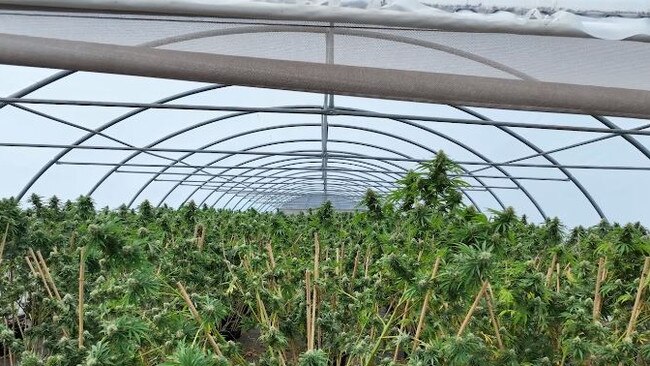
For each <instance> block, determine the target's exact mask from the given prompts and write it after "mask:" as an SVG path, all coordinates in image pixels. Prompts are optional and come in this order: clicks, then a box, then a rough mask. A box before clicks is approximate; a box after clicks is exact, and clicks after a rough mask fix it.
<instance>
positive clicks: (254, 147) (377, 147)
mask: <svg viewBox="0 0 650 366" xmlns="http://www.w3.org/2000/svg"><path fill="white" fill-rule="evenodd" d="M319 141H320V140H319V139H304V140H303V139H300V140H296V141H291V140H285V141H279V142H271V143H264V144H260V145H256V146H253V147H249V148H247V149H245V151H246V150H249V149H256V148H260V147H266V146H273V145H278V144H286V143H294V142H296V143H312V142H319ZM329 141H330V142H332V143H341V144H351V145H355V146H366V147H370V148H375V149H378V150H381V151H386V152H390V153H393V154H396V155H399V156H404V157H407V156H408V155H406V154H403V153H400V152H398V151H395V150H392V149H389V148H387V147H383V146H379V145H374V144H370V143H365V142H361V141H349V140H340V139H330V140H329ZM314 151H315V150H314ZM332 151H337V150H332ZM344 153H346V154H349V155H360V154H355V153H353V152H347V151H345V152H344ZM256 160H259V159H257V158H255V159H250V160H248V161H247V162H245V163H250V162H252V161H256ZM295 160H299V159H294V161H295ZM302 160H304V159H302ZM282 161H286V159H284V160H279V161H278V160H276V161H274V162H275V163H279V162H282ZM274 162H270V163H269V164H271V163H274ZM362 163H367V162H362ZM339 164H342V163H340V162H339ZM344 165H353V166H359V167H365V166H374V167H380V166H379V165H376V164H365V165H362V164H360V163H355V164H352V163H350V162H349V161H348V162H346V164H344ZM390 165H393V166H396V167H397V168H398V169H402V167H400V166H399V165H396V164H390ZM250 170H254V169H249V170H248V171H250ZM346 173H348V174H351V173H352V172H346ZM365 174H367V175H368V176H372V177H375V178H376V179H380V180H382V181H385V182H390V181H388V180H386V179H384V178H383V177H380V176H379V175H378V174H373V173H365ZM287 175H288V174H287ZM351 175H353V176H357V177H359V178H362V177H363V176H361V175H360V174H359V175H357V174H351ZM384 175H387V176H389V177H390V174H384ZM270 176H273V174H272V175H270ZM266 177H269V176H268V175H267V176H264V177H260V178H266ZM233 178H234V177H231V179H229V180H226V181H224V182H223V183H229V182H231V181H232V179H233ZM252 178H255V177H248V179H245V180H243V181H241V182H242V183H246V182H247V181H248V180H250V179H252ZM391 178H394V177H391ZM186 179H187V178H185V179H184V180H186ZM207 182H214V181H213V180H212V179H209V180H207V181H206V183H207ZM214 183H217V184H218V183H219V182H214ZM194 193H196V191H195V192H192V194H191V195H190V196H188V198H186V200H185V201H184V202H183V203H185V202H187V200H188V199H189V198H190V197H191V196H192V195H193V194H194ZM222 196H223V195H222ZM208 198H209V197H206V198H204V199H203V201H202V202H201V204H203V203H204V202H205V201H206V200H207V199H208ZM468 198H469V197H468ZM220 199H221V197H218V199H217V200H216V201H215V202H214V203H213V205H212V207H214V205H215V204H216V203H217V202H219V200H220ZM229 203H230V200H229V201H228V202H226V203H225V205H228V204H229Z"/></svg>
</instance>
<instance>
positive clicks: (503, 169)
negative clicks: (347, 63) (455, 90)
mask: <svg viewBox="0 0 650 366" xmlns="http://www.w3.org/2000/svg"><path fill="white" fill-rule="evenodd" d="M342 109H344V110H358V109H352V108H342ZM392 120H394V121H397V122H401V123H404V124H407V125H409V126H412V127H416V128H419V129H421V130H424V131H426V132H428V133H431V134H434V135H436V136H438V137H440V138H442V139H444V140H447V141H449V142H451V143H453V144H456V145H458V146H460V147H461V148H463V149H465V150H467V151H468V152H470V153H471V154H474V155H476V156H477V157H478V158H479V159H482V160H483V161H485V162H488V163H493V162H494V161H493V160H491V159H489V158H488V157H487V156H485V155H483V154H482V153H480V152H478V151H477V150H475V149H474V148H472V147H470V146H468V145H467V144H465V143H463V142H461V141H459V140H457V139H455V138H453V137H451V136H449V135H447V134H444V133H442V132H439V131H437V130H434V129H432V128H429V127H426V126H423V125H421V124H418V123H415V122H413V121H410V120H408V119H397V118H394V119H392ZM494 168H495V169H497V170H498V171H499V172H500V173H502V174H503V175H504V176H506V177H508V178H509V179H510V181H511V182H512V183H513V184H515V185H516V186H517V187H519V189H520V190H521V191H522V192H523V193H524V195H526V197H527V198H528V199H529V200H530V201H531V203H532V204H533V206H535V208H536V209H537V210H538V211H539V213H540V215H541V216H542V218H543V219H544V220H546V218H547V216H546V213H545V212H544V210H543V209H542V207H541V205H540V204H539V203H538V202H537V200H536V199H535V197H533V195H531V194H530V192H528V190H527V189H526V188H525V187H524V186H523V185H521V183H520V182H519V181H517V180H515V179H513V178H512V175H510V173H509V172H508V171H507V170H505V168H503V167H500V166H494ZM466 172H467V171H466ZM473 179H476V180H477V181H478V182H479V183H481V184H483V182H482V181H481V180H480V179H477V178H473ZM483 185H484V184H483ZM495 199H497V202H498V203H499V204H500V205H501V207H502V208H505V206H504V204H503V203H502V202H501V201H500V200H499V199H498V198H496V197H495Z"/></svg>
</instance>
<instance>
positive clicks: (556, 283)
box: [555, 262, 560, 293]
mask: <svg viewBox="0 0 650 366" xmlns="http://www.w3.org/2000/svg"><path fill="white" fill-rule="evenodd" d="M555 267H556V268H557V278H555V292H557V293H559V292H560V263H559V262H558V263H555Z"/></svg>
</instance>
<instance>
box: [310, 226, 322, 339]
mask: <svg viewBox="0 0 650 366" xmlns="http://www.w3.org/2000/svg"><path fill="white" fill-rule="evenodd" d="M314 244H315V245H314V246H315V248H314V289H313V291H312V295H313V300H312V308H311V347H312V349H314V344H315V343H314V338H315V336H316V310H317V308H318V283H317V282H318V272H319V267H320V241H319V240H318V233H316V234H314Z"/></svg>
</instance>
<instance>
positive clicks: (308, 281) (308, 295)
mask: <svg viewBox="0 0 650 366" xmlns="http://www.w3.org/2000/svg"><path fill="white" fill-rule="evenodd" d="M305 299H306V304H307V319H306V321H307V350H308V351H311V350H312V348H311V272H310V271H309V270H306V271H305Z"/></svg>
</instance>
